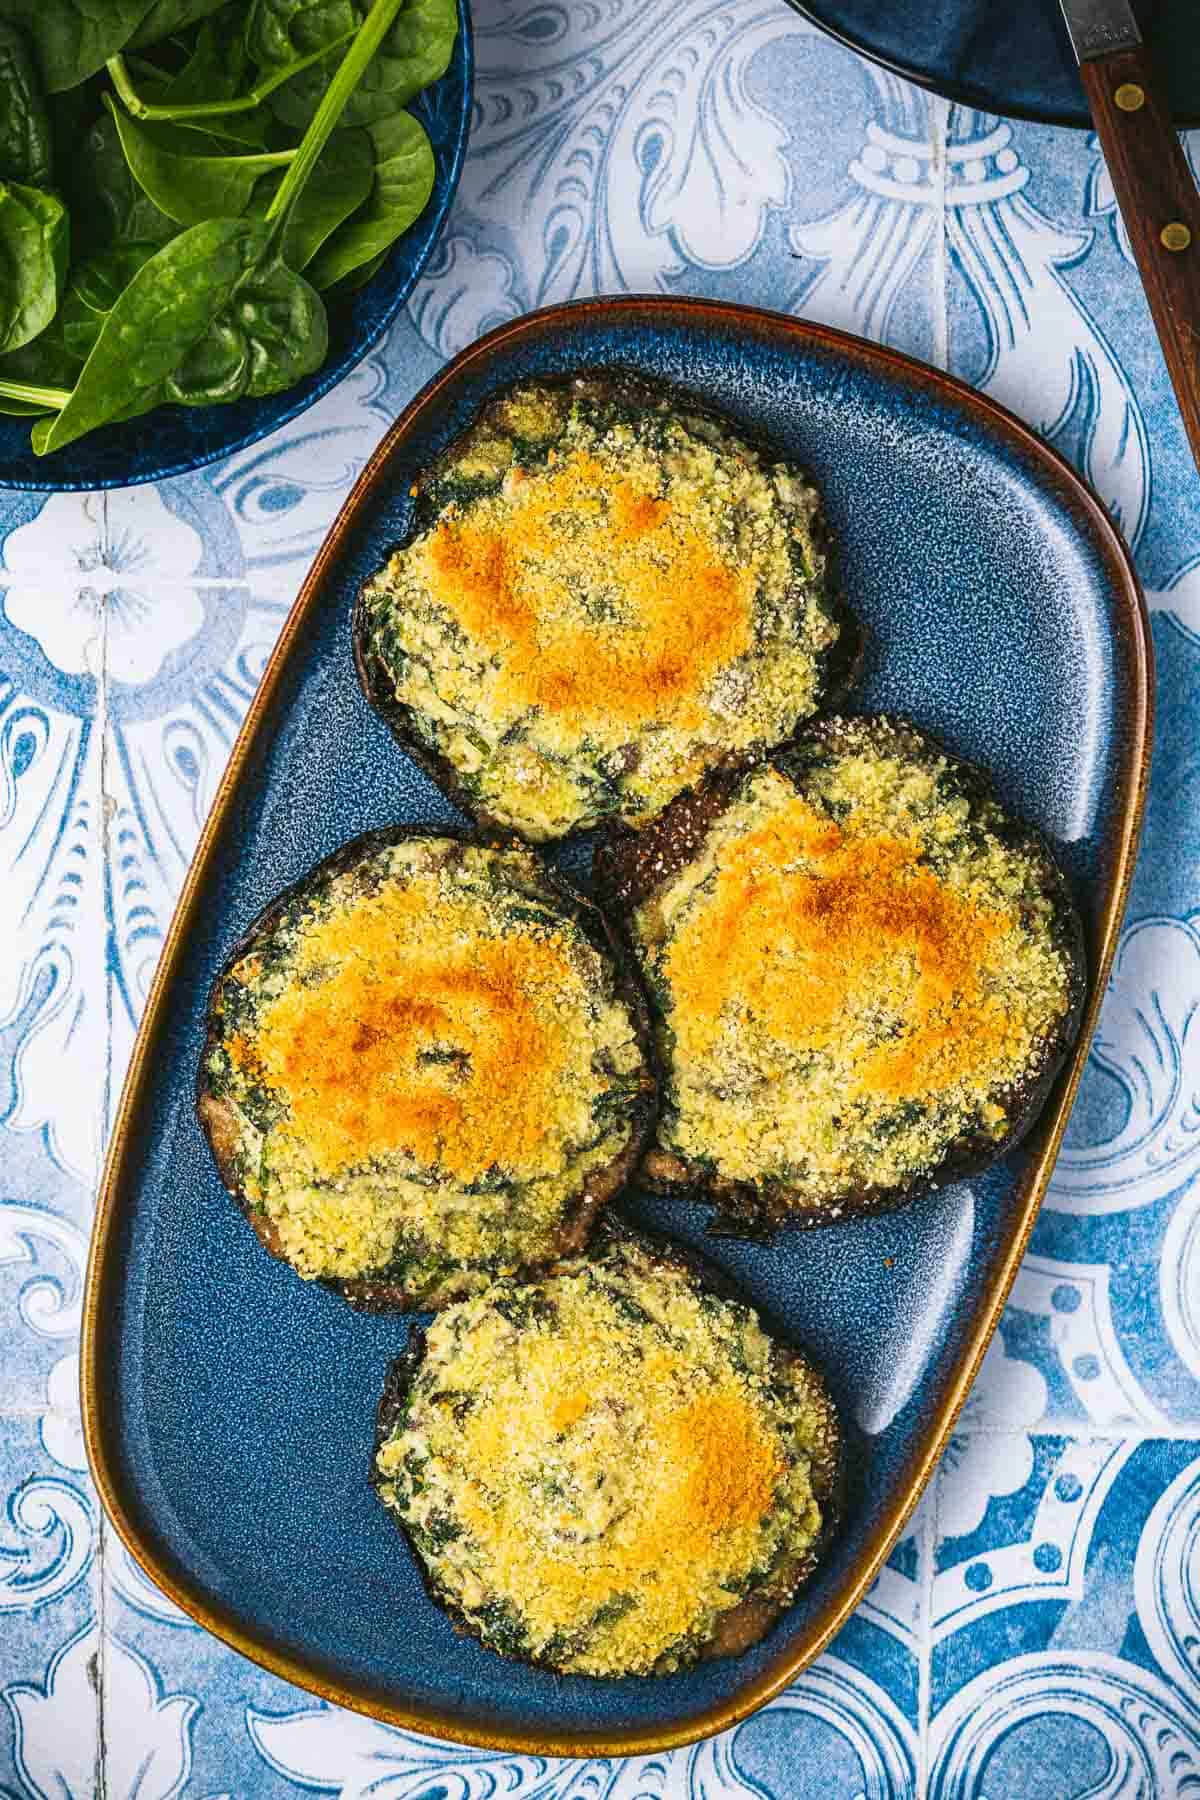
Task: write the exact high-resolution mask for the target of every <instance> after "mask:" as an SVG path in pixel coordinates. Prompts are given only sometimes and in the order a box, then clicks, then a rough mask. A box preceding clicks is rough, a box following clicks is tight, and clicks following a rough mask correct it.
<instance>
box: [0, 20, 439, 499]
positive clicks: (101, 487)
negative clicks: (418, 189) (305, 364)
mask: <svg viewBox="0 0 1200 1800" xmlns="http://www.w3.org/2000/svg"><path fill="white" fill-rule="evenodd" d="M458 44H461V46H462V59H463V81H464V86H465V89H466V100H467V103H466V105H465V106H464V107H463V112H462V118H461V119H460V120H459V125H458V132H457V135H456V137H455V139H454V147H453V150H452V153H451V157H450V164H449V167H448V169H447V171H446V189H445V194H444V196H443V199H442V203H441V217H440V219H439V220H438V222H437V225H436V226H435V228H434V232H433V236H432V237H431V238H430V240H429V243H428V244H427V245H426V247H425V254H424V256H423V257H422V258H421V259H420V261H419V262H418V263H416V264H415V265H414V267H413V268H412V269H410V270H409V272H408V276H407V279H406V280H404V281H403V282H401V283H400V284H399V285H398V286H397V287H396V288H395V289H394V290H393V293H392V296H391V299H390V300H389V302H388V304H387V306H386V308H385V310H384V311H383V313H382V314H381V315H380V317H379V319H378V321H377V322H376V324H375V326H374V327H373V328H372V331H371V334H370V336H369V337H368V338H367V341H366V343H365V344H364V345H363V347H362V349H361V350H360V351H359V353H358V355H357V356H356V357H355V359H354V361H353V362H351V363H348V364H347V365H346V367H345V368H344V369H339V370H338V371H337V373H336V374H335V373H332V372H330V373H329V374H324V373H322V375H321V379H320V380H319V381H318V383H317V386H316V387H315V388H314V389H313V391H312V393H311V394H308V395H307V396H306V397H305V398H304V399H302V400H300V401H298V402H297V403H296V405H295V406H293V407H292V408H291V410H290V411H288V412H286V413H285V414H284V415H283V417H282V418H280V419H276V421H275V423H274V424H273V425H270V426H268V427H267V428H266V429H265V430H263V431H257V430H250V431H246V432H243V433H242V435H241V437H239V438H237V439H236V440H235V441H234V442H233V443H231V444H222V445H221V446H220V448H219V449H216V450H212V451H205V452H204V453H203V454H202V455H200V456H195V457H188V458H187V459H186V460H185V461H183V462H177V463H172V464H170V465H169V466H168V467H164V468H161V469H154V470H153V471H151V472H148V473H147V474H145V475H123V476H121V477H120V478H119V479H118V478H117V477H116V476H113V477H112V478H111V479H108V480H100V481H55V480H54V477H53V470H50V469H48V470H47V473H46V477H45V479H44V480H39V479H37V478H36V477H35V479H33V480H27V479H26V477H25V476H24V475H22V477H21V479H20V480H19V481H17V480H15V479H13V478H10V477H9V476H7V475H5V474H4V473H3V471H0V493H2V492H4V491H5V490H8V491H10V492H16V493H27V494H99V493H104V492H111V491H112V490H113V489H115V488H126V487H145V486H146V485H147V483H149V482H151V481H173V480H175V478H176V477H177V476H180V475H194V474H195V473H196V471H197V470H198V469H207V468H211V466H212V465H213V463H218V462H223V461H224V459H225V458H226V457H227V456H236V455H237V454H238V453H239V452H240V451H242V450H249V449H250V447H251V446H252V445H254V444H261V443H264V442H265V441H266V439H267V438H270V437H274V435H275V433H276V432H277V431H283V430H284V429H285V428H286V427H287V426H288V425H291V424H292V423H293V422H294V421H295V420H296V419H299V418H301V417H302V416H303V414H304V413H306V412H307V411H308V410H309V408H310V407H312V406H315V405H316V404H317V402H318V400H324V398H325V396H326V395H327V394H329V393H331V392H332V391H333V389H334V388H335V387H337V386H338V384H339V382H342V381H345V380H346V379H347V378H348V377H349V376H351V375H353V373H354V371H355V369H357V368H358V366H359V364H360V363H361V362H362V361H363V360H364V359H365V358H366V357H368V356H369V355H370V354H371V351H372V350H373V349H374V348H375V346H376V344H378V342H379V340H380V338H382V337H383V335H384V333H385V332H387V331H390V330H391V328H392V326H393V325H394V324H395V323H396V319H397V317H398V315H399V313H400V310H401V308H402V307H403V306H405V305H407V303H408V301H409V300H410V299H411V298H412V293H413V289H414V288H415V287H416V285H417V283H418V281H420V279H421V276H422V275H423V274H424V273H425V270H426V268H427V267H428V266H429V261H430V258H431V257H432V256H433V253H434V251H435V250H436V249H437V247H438V244H439V243H440V242H441V239H442V234H443V232H444V231H445V229H446V225H447V223H448V222H449V218H450V212H451V209H452V208H453V205H454V196H455V195H456V194H457V192H458V184H459V181H460V179H461V178H462V172H463V164H464V163H465V162H466V159H467V141H468V139H469V137H470V135H471V120H472V117H473V114H474V92H475V33H474V26H473V25H472V22H471V6H470V0H458V40H457V43H456V46H455V48H456V50H457V47H458ZM433 85H434V86H436V85H437V84H436V83H434V84H433ZM414 98H415V96H414ZM413 224H416V220H415V219H414V221H413ZM409 229H410V230H411V227H410V228H409ZM401 235H402V236H403V234H401ZM397 242H399V240H397ZM392 249H395V245H393V246H391V249H389V252H388V254H389V256H390V254H391V250H392ZM374 279H375V277H374V276H373V277H372V280H374ZM207 410H208V411H216V410H218V409H217V408H211V407H210V408H208V409H207Z"/></svg>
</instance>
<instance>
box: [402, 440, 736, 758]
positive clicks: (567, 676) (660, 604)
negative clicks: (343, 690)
mask: <svg viewBox="0 0 1200 1800" xmlns="http://www.w3.org/2000/svg"><path fill="white" fill-rule="evenodd" d="M657 483H658V471H657V470H655V469H653V468H652V467H651V468H645V467H643V468H640V469H638V470H637V471H636V476H635V478H634V479H631V478H630V477H629V476H625V475H620V476H616V477H614V474H613V471H612V470H611V468H606V467H605V465H604V464H603V463H602V462H601V461H600V460H599V458H598V457H597V456H595V455H594V454H592V453H590V452H587V451H575V452H573V453H572V454H570V455H569V456H567V457H566V458H565V459H564V460H562V461H560V462H558V463H557V464H556V465H554V466H552V467H548V468H546V469H545V470H542V471H539V472H538V473H536V474H532V475H529V474H526V473H525V472H524V471H522V470H518V469H514V470H513V472H512V473H511V474H510V476H509V478H508V480H507V482H506V484H505V488H504V491H503V493H502V495H499V496H497V497H496V499H495V500H494V501H493V502H492V503H491V504H489V505H476V506H474V507H472V508H470V509H469V512H468V516H467V517H466V518H463V517H462V516H461V513H460V510H459V509H458V508H454V509H451V510H450V511H449V512H448V513H447V515H446V516H445V517H444V518H443V519H442V520H441V521H440V522H439V524H438V525H437V526H436V528H435V529H434V530H433V531H432V532H431V533H430V534H429V537H428V538H427V539H426V540H425V541H424V542H423V543H420V544H418V545H416V546H414V549H413V552H412V556H411V562H412V566H413V571H414V573H415V574H416V575H417V577H418V579H420V580H423V581H425V582H426V583H428V586H429V589H430V591H431V592H432V593H433V594H435V595H436V596H437V598H438V600H439V601H440V603H441V604H442V605H444V606H446V607H448V608H449V610H450V612H452V613H453V615H454V617H455V619H456V620H457V621H458V623H459V624H460V625H461V626H462V628H463V629H464V631H466V632H467V633H468V635H469V636H470V638H471V639H472V641H473V642H475V643H477V644H479V645H480V646H481V647H482V648H483V650H484V651H485V653H487V654H488V655H489V656H490V657H491V658H492V659H493V660H494V662H495V663H496V665H497V668H498V674H497V679H496V681H495V684H494V691H495V697H496V700H497V702H498V703H499V704H501V705H502V706H505V707H506V708H508V709H511V710H512V711H514V712H519V711H523V710H525V709H526V708H529V707H534V708H538V709H540V710H544V711H546V712H550V713H557V714H570V715H571V716H572V718H573V719H574V721H575V722H576V724H577V726H578V727H579V728H580V729H595V728H596V727H597V726H600V727H601V728H603V726H604V724H605V722H606V721H607V720H608V719H610V718H611V719H618V720H620V721H621V722H622V723H629V724H643V723H645V722H646V721H648V720H653V721H655V722H657V723H660V724H667V723H674V724H676V725H679V726H684V727H687V728H689V729H692V730H695V729H697V728H698V727H699V726H700V725H701V724H702V722H703V716H704V715H703V708H702V705H701V695H702V694H703V692H704V689H705V687H706V686H707V684H708V682H709V681H710V679H711V677H712V675H713V674H714V672H715V671H716V670H717V669H718V668H719V667H721V665H722V664H724V663H728V662H731V661H732V660H733V659H734V658H735V657H737V656H740V655H741V654H742V652H743V651H744V650H745V649H746V647H747V644H748V642H749V637H750V627H751V621H752V616H753V612H752V609H753V599H754V585H755V571H754V570H753V568H751V567H742V568H740V569H739V568H735V567H734V566H733V563H732V560H731V553H732V547H731V546H730V547H723V546H721V545H720V544H718V543H716V542H714V536H713V533H712V531H711V529H708V528H707V526H708V521H707V520H706V519H705V518H704V514H703V510H702V508H701V507H700V506H699V505H698V504H697V503H696V501H695V498H694V496H691V495H688V494H687V493H686V492H681V493H677V494H676V495H674V497H673V498H672V499H669V500H664V499H658V498H656V496H655V494H654V492H653V491H652V488H653V487H654V486H657ZM568 519H569V520H570V521H571V529H570V530H567V529H564V522H565V521H566V520H568ZM598 583H600V584H602V585H603V588H604V589H605V590H606V591H607V592H608V594H609V595H610V596H611V610H609V609H606V610H604V611H599V610H598V611H594V612H593V611H589V609H588V607H587V605H586V604H582V603H581V601H580V596H581V595H582V594H584V593H585V592H589V591H591V590H593V589H594V588H595V587H596V585H597V584H598ZM684 596H686V604H685V605H681V603H680V602H681V598H682V597H684Z"/></svg>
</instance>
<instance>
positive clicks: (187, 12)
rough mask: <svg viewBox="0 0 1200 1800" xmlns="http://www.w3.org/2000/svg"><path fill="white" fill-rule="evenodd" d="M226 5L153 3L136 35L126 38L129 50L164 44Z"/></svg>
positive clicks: (207, 0) (212, 0) (206, 0)
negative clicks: (164, 40) (179, 32)
mask: <svg viewBox="0 0 1200 1800" xmlns="http://www.w3.org/2000/svg"><path fill="white" fill-rule="evenodd" d="M224 5H225V0H154V5H153V6H152V7H151V8H150V11H149V12H148V13H147V14H146V16H145V18H144V19H143V20H142V22H141V24H140V25H139V26H138V28H137V30H136V31H135V32H134V34H133V36H132V37H131V38H127V39H126V47H127V48H128V49H130V50H140V49H141V48H142V46H143V45H144V44H158V43H161V42H162V40H163V38H167V37H172V36H173V35H174V34H175V32H177V31H183V30H184V29H185V28H186V27H187V26H189V25H195V24H196V23H197V22H198V21H199V20H200V19H207V18H208V17H209V16H210V15H211V14H212V13H215V12H219V11H220V9H221V8H222V7H223V6H224Z"/></svg>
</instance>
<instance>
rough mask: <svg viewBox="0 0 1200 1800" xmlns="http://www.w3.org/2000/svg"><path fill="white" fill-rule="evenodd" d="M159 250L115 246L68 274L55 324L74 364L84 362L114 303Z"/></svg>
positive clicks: (136, 246)
mask: <svg viewBox="0 0 1200 1800" xmlns="http://www.w3.org/2000/svg"><path fill="white" fill-rule="evenodd" d="M160 248H161V246H160V245H158V244H114V245H113V246H112V247H111V248H110V249H108V250H102V251H101V252H100V254H99V255H98V256H93V257H90V258H89V259H88V261H87V262H85V263H80V264H78V265H77V266H76V267H75V268H73V269H72V270H71V277H70V280H69V281H68V283H67V291H66V293H65V294H64V295H63V303H62V306H61V307H60V308H59V313H58V320H57V323H58V324H59V326H60V328H61V332H62V342H63V346H64V348H65V350H66V352H67V354H68V355H69V356H72V357H74V358H75V359H76V362H77V364H79V365H82V364H83V363H85V362H86V361H87V359H88V357H89V356H90V355H91V353H92V348H93V346H94V344H95V342H96V339H97V338H98V337H99V335H100V328H101V326H102V325H103V323H104V321H105V319H106V318H107V317H108V315H109V313H110V312H111V311H112V309H113V307H114V306H115V305H116V303H117V300H118V299H119V298H120V296H121V294H122V293H123V292H124V291H125V289H126V288H127V287H128V286H129V283H130V282H131V281H132V280H133V278H134V276H135V275H136V274H137V272H138V270H139V269H140V268H141V267H142V265H143V264H144V263H148V262H149V261H150V258H151V257H152V256H154V255H155V254H156V252H157V251H158V250H159V249H160Z"/></svg>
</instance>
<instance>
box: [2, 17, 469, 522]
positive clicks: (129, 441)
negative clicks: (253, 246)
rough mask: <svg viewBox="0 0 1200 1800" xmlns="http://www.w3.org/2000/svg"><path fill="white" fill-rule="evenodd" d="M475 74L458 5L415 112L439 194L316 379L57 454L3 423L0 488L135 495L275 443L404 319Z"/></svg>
mask: <svg viewBox="0 0 1200 1800" xmlns="http://www.w3.org/2000/svg"><path fill="white" fill-rule="evenodd" d="M0 10H2V8H0ZM473 69H474V53H473V48H472V41H471V15H470V11H469V9H468V0H458V37H457V39H456V40H455V45H454V52H453V54H452V56H451V58H450V66H449V68H448V69H447V70H446V73H445V74H444V75H443V76H442V78H441V80H440V81H437V82H435V83H434V85H433V86H432V87H431V88H427V89H426V90H425V92H424V93H423V94H421V95H419V96H418V97H417V99H416V100H415V101H414V102H413V105H412V108H411V110H412V111H413V112H414V113H415V114H416V116H417V118H418V119H420V121H421V123H422V125H424V127H425V129H426V131H427V132H428V133H429V141H430V143H431V144H432V145H433V155H434V180H433V192H432V194H431V195H430V196H429V202H428V204H427V205H426V207H425V210H424V212H423V213H422V214H421V216H420V218H419V219H417V220H416V221H415V223H414V224H413V225H411V226H410V227H409V229H408V230H407V231H406V232H405V233H404V235H403V237H402V238H400V239H399V241H398V242H397V243H396V244H394V245H393V247H392V250H391V252H390V253H389V255H388V258H387V261H386V262H385V263H384V265H383V267H382V268H381V269H380V270H379V272H378V273H377V274H376V275H374V276H372V278H371V280H370V281H368V282H367V283H366V284H365V285H364V286H363V287H361V288H360V289H359V290H358V292H357V293H355V294H351V295H349V296H347V298H345V299H344V300H339V301H337V302H336V303H335V304H333V305H331V306H330V308H329V355H328V356H327V358H326V360H325V362H324V363H323V365H322V366H321V368H319V369H318V370H317V371H316V373H315V374H313V375H310V376H308V378H307V379H306V380H305V381H301V382H298V383H297V385H296V386H295V387H292V388H288V390H287V391H286V393H282V394H272V395H271V396H269V398H267V399H265V400H239V401H237V402H236V403H235V404H234V405H232V406H200V407H191V406H160V407H156V408H155V410H154V411H153V412H152V413H147V414H146V415H145V416H144V417H143V418H140V419H131V420H130V421H129V422H128V424H125V425H107V426H104V427H103V428H102V429H101V430H99V431H96V432H92V433H90V434H89V435H88V436H87V437H85V438H81V439H80V440H79V441H78V442H77V443H74V444H68V445H67V446H66V448H65V449H63V450H58V451H55V452H54V453H53V455H51V456H35V455H34V454H33V451H32V449H31V448H30V444H29V421H28V420H27V419H11V418H7V417H4V416H3V415H0V488H6V487H10V488H34V489H40V490H44V491H49V492H57V491H61V490H63V489H68V488H80V489H84V490H90V489H93V488H111V487H132V486H134V485H136V484H137V483H138V482H142V481H161V480H163V479H164V478H165V477H166V476H169V475H182V474H184V473H185V472H186V471H187V470H188V469H198V468H200V467H201V466H202V465H203V464H204V463H210V462H216V461H218V459H219V458H221V457H223V456H228V455H230V454H231V452H232V451H234V450H242V449H244V448H245V446H246V445H247V444H253V443H257V441H258V440H259V438H265V437H269V436H270V434H271V432H273V431H277V430H278V429H279V427H280V426H281V425H286V424H287V422H288V420H289V419H294V418H295V417H296V415H297V413H302V412H303V411H304V410H305V408H306V407H309V406H311V405H312V403H313V401H314V400H319V399H320V398H321V396H322V394H327V393H328V392H329V390H330V388H332V387H335V386H336V385H337V383H338V382H339V381H340V380H341V379H342V377H343V376H344V375H347V374H348V373H349V372H350V370H351V369H352V368H353V367H354V365H355V363H357V362H359V361H360V360H361V359H362V357H364V356H365V355H366V353H367V351H368V350H369V349H370V348H371V346H372V344H374V343H375V342H377V340H378V339H379V338H380V337H382V335H383V333H384V332H385V331H386V330H387V328H388V326H389V325H390V324H391V322H392V320H393V319H394V318H395V317H396V314H397V313H398V312H399V311H400V308H401V307H402V306H403V305H404V303H405V301H406V300H407V299H408V297H409V295H410V294H411V293H412V291H413V288H414V287H415V286H416V282H417V277H418V276H419V275H420V273H421V271H422V269H423V268H424V267H425V264H426V263H427V262H428V261H429V257H430V253H431V252H432V250H433V247H434V244H435V243H436V242H437V239H438V237H439V235H440V233H441V230H442V227H443V225H444V224H445V222H446V215H447V213H448V212H449V211H450V203H451V201H452V200H453V198H454V190H455V188H456V187H457V186H458V177H459V173H460V171H461V169H462V163H463V157H464V155H465V153H466V148H467V132H468V130H469V127H470V123H471V82H472V73H473Z"/></svg>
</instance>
